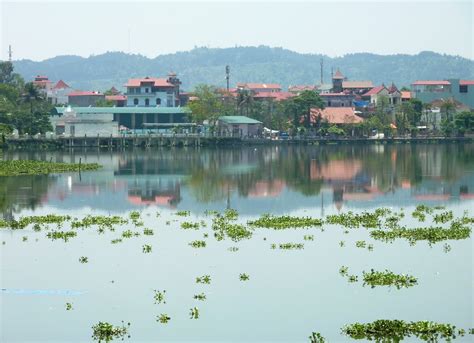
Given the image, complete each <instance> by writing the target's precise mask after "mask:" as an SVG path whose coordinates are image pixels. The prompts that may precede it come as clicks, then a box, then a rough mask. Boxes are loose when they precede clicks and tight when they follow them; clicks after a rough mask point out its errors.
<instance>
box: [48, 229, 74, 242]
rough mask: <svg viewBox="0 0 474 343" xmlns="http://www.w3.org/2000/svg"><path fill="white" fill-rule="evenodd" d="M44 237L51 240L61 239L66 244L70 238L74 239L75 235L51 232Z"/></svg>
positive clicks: (72, 232)
mask: <svg viewBox="0 0 474 343" xmlns="http://www.w3.org/2000/svg"><path fill="white" fill-rule="evenodd" d="M46 236H47V237H48V238H50V239H51V240H56V239H62V240H64V242H67V241H68V240H69V239H70V238H73V237H76V236H77V233H76V232H75V231H51V232H48V233H47V234H46Z"/></svg>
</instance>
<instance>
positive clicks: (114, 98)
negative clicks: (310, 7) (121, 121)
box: [105, 95, 127, 101]
mask: <svg viewBox="0 0 474 343" xmlns="http://www.w3.org/2000/svg"><path fill="white" fill-rule="evenodd" d="M105 100H111V101H125V100H127V97H126V96H125V95H106V96H105Z"/></svg>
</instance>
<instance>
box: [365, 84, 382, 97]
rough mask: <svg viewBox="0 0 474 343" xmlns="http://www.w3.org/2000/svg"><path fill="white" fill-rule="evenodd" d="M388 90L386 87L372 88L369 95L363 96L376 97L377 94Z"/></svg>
mask: <svg viewBox="0 0 474 343" xmlns="http://www.w3.org/2000/svg"><path fill="white" fill-rule="evenodd" d="M384 89H386V88H385V86H378V87H374V88H372V89H371V90H370V91H368V92H367V93H365V94H364V95H363V96H370V95H375V94H379V93H380V92H381V91H382V90H384Z"/></svg>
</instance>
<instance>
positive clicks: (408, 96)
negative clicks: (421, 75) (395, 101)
mask: <svg viewBox="0 0 474 343" xmlns="http://www.w3.org/2000/svg"><path fill="white" fill-rule="evenodd" d="M401 93H402V99H411V92H410V91H402V92H401Z"/></svg>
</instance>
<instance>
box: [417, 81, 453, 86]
mask: <svg viewBox="0 0 474 343" xmlns="http://www.w3.org/2000/svg"><path fill="white" fill-rule="evenodd" d="M450 84H451V82H449V81H446V80H436V81H432V80H418V81H415V82H413V83H412V85H414V86H436V85H443V86H446V85H450Z"/></svg>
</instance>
